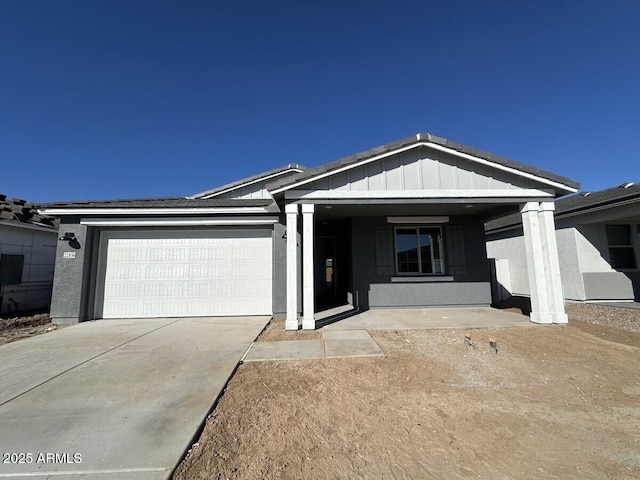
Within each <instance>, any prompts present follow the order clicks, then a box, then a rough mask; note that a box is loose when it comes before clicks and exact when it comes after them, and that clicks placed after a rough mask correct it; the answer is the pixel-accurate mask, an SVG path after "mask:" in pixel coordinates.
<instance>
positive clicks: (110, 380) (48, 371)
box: [0, 317, 269, 480]
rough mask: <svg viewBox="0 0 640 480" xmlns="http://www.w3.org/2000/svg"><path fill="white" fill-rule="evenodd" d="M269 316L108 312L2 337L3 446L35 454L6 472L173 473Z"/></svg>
mask: <svg viewBox="0 0 640 480" xmlns="http://www.w3.org/2000/svg"><path fill="white" fill-rule="evenodd" d="M268 321H269V318H268V317H228V318H182V319H162V320H158V319H149V320H102V321H96V322H89V323H81V324H78V325H74V326H71V327H67V328H65V329H62V330H59V331H55V332H51V333H48V334H46V335H41V336H39V337H35V338H31V339H26V340H21V341H19V342H15V343H13V344H8V345H3V346H0V365H2V366H3V367H5V366H6V363H7V362H5V358H6V359H7V361H10V362H11V364H12V365H13V368H12V369H7V368H5V369H4V370H3V372H4V373H3V375H2V376H0V391H3V392H4V390H5V388H8V389H10V390H11V393H10V394H9V395H7V394H5V395H4V397H3V398H4V401H3V402H2V403H0V432H2V435H0V451H2V452H31V453H33V455H34V461H33V463H30V464H1V465H0V478H2V477H11V476H14V477H15V476H19V477H20V478H30V477H33V478H39V479H42V478H49V477H51V478H56V479H57V478H88V479H92V478H93V479H98V478H99V479H104V478H112V479H116V480H124V479H133V478H142V479H166V478H168V477H169V476H170V474H171V472H172V470H173V468H175V466H176V465H177V463H178V462H179V461H180V460H181V458H182V455H183V454H184V452H185V450H186V449H187V448H188V447H189V446H190V445H191V443H192V441H193V440H194V435H195V434H196V433H197V431H198V429H199V427H200V425H201V424H202V422H203V421H204V419H205V418H206V415H207V414H208V413H209V411H210V409H211V407H212V406H213V404H214V402H215V400H216V398H217V397H218V396H219V394H220V392H221V391H222V388H223V387H224V385H225V384H226V382H227V381H228V379H229V377H230V375H231V374H232V373H233V371H234V370H235V368H236V366H237V364H238V362H239V361H240V359H241V358H242V356H243V355H244V353H245V352H246V351H247V349H248V347H249V346H250V344H251V342H252V341H253V340H255V338H256V337H257V335H258V334H259V333H260V332H261V331H262V329H263V328H264V327H265V326H266V324H267V322H268ZM65 352H66V356H65V355H62V353H65ZM51 359H53V360H54V361H53V362H52V361H51ZM51 363H53V365H50V364H51ZM53 367H55V368H53ZM24 371H26V372H30V373H29V381H28V382H25V381H22V379H21V378H20V377H21V376H22V372H24ZM39 453H45V454H46V453H54V454H55V453H58V454H60V455H61V456H60V457H59V459H58V460H57V461H55V462H36V458H37V455H38V454H39ZM65 454H66V455H65ZM74 454H79V455H80V456H81V461H77V460H75V461H74V457H73V455H74Z"/></svg>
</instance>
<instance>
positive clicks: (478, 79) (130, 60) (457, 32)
mask: <svg viewBox="0 0 640 480" xmlns="http://www.w3.org/2000/svg"><path fill="white" fill-rule="evenodd" d="M639 24H640V2H638V1H636V0H631V1H626V0H615V1H591V0H580V1H563V0H555V1H546V0H538V1H522V2H514V1H513V0H510V1H502V0H499V1H487V2H478V1H474V0H469V1H456V0H452V1H448V2H430V1H426V0H423V1H402V0H399V1H376V0H371V1H366V2H365V1H348V0H347V1H340V2H337V1H324V2H317V1H316V2H307V1H303V0H298V1H295V2H294V1H278V0H275V1H270V2H254V1H249V2H241V1H237V2H218V1H188V0H186V1H171V2H163V1H160V0H156V1H135V0H129V1H109V2H104V1H94V0H92V1H86V0H83V1H65V0H60V1H50V0H46V1H34V0H24V1H14V2H10V1H6V2H1V3H0V59H1V60H2V66H1V67H0V162H2V166H3V168H2V169H1V170H0V193H5V194H7V195H8V196H13V197H20V198H25V199H27V200H29V201H32V202H40V203H42V202H51V201H60V200H84V199H109V198H111V199H115V198H145V197H173V196H186V195H190V194H193V193H196V192H199V191H202V190H206V189H209V188H212V187H215V186H217V185H221V184H224V183H227V182H229V181H232V180H236V179H238V178H242V177H244V176H249V175H252V174H255V173H258V172H261V171H264V170H269V169H271V168H274V167H276V166H280V165H283V164H286V163H291V162H295V163H301V164H303V165H306V166H316V165H319V164H322V163H325V162H329V161H332V160H335V159H338V158H340V157H343V156H347V155H350V154H353V153H356V152H359V151H362V150H366V149H369V148H371V147H374V146H377V145H380V144H383V143H386V142H390V141H393V140H397V139H400V138H403V137H406V136H409V135H413V134H415V133H417V132H429V133H433V134H436V135H439V136H443V137H446V138H449V139H451V140H455V141H459V142H462V143H464V144H467V145H470V146H473V147H476V148H479V149H482V150H486V151H489V152H492V153H495V154H498V155H502V156H505V157H507V158H511V159H513V160H517V161H520V162H523V163H527V164H530V165H534V166H536V167H538V168H543V169H547V170H551V171H553V172H555V173H558V174H561V175H565V176H568V177H570V178H572V179H574V180H577V181H579V182H581V183H582V185H583V189H585V190H598V189H602V188H607V187H610V186H615V185H617V184H620V183H622V182H628V181H640V161H639V160H638V155H637V146H638V143H639V142H638V140H639V139H640V134H639V133H638V132H639V131H640V93H639V92H640V58H639V57H640V36H639V35H638V33H637V28H638V25H639Z"/></svg>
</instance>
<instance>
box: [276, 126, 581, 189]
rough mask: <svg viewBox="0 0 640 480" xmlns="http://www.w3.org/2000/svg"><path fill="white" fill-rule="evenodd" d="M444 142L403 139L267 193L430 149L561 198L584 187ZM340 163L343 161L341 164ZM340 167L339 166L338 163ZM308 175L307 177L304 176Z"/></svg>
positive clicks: (431, 137) (293, 180) (429, 137)
mask: <svg viewBox="0 0 640 480" xmlns="http://www.w3.org/2000/svg"><path fill="white" fill-rule="evenodd" d="M425 135H426V138H428V139H429V140H427V139H426V138H425V139H424V140H423V137H425ZM436 139H437V140H440V137H434V136H432V135H430V134H418V135H416V137H415V138H413V140H412V141H411V142H409V141H408V139H403V140H399V141H397V142H393V143H390V144H386V145H385V146H383V147H378V148H377V149H373V150H371V151H370V152H376V151H377V152H379V153H373V154H372V155H370V156H368V157H367V156H363V158H362V159H358V158H357V157H358V156H361V154H356V155H354V156H353V157H350V158H352V159H354V160H353V161H352V162H351V163H349V162H345V165H343V166H338V165H337V166H336V168H333V169H326V168H324V167H322V166H321V167H318V169H317V170H318V174H317V175H313V176H310V177H306V178H302V179H300V178H298V179H297V180H296V176H294V177H292V178H291V179H290V180H291V181H290V183H285V184H284V185H283V184H280V183H278V184H272V185H267V190H269V193H271V195H273V196H276V195H279V194H281V193H283V192H285V191H287V190H291V189H293V188H297V187H300V186H302V185H306V184H308V183H311V182H314V181H316V180H320V179H322V178H325V177H328V176H331V175H335V174H337V173H340V172H343V171H346V170H350V169H353V168H356V167H359V166H361V165H366V164H367V163H371V162H374V161H376V160H379V159H381V158H385V157H388V156H391V155H395V154H398V153H402V152H405V151H408V150H412V149H414V148H421V147H428V148H433V149H436V150H440V151H443V152H445V153H448V154H451V155H455V156H458V157H462V158H465V159H467V160H471V161H473V162H476V163H481V164H485V165H488V166H490V167H493V168H497V169H500V170H503V171H507V172H510V173H512V174H514V175H518V176H521V177H524V178H529V179H533V180H535V181H538V182H540V183H543V184H546V185H549V186H552V187H553V188H554V189H557V190H560V192H565V193H559V195H558V196H562V195H565V194H570V193H576V192H577V191H578V189H579V187H580V184H579V183H578V182H574V181H572V180H570V179H564V178H562V181H560V177H557V180H552V179H549V178H545V177H544V176H539V175H535V174H533V173H530V172H525V171H522V170H519V169H518V168H515V167H512V166H508V165H505V164H504V163H501V162H496V161H492V160H491V159H487V158H482V157H478V156H475V155H473V154H472V153H471V151H472V150H473V151H475V152H477V151H476V150H474V149H471V148H467V147H464V146H461V149H460V150H457V149H454V148H450V147H449V146H443V145H442V143H447V144H452V145H458V144H454V143H453V142H449V141H444V140H443V141H437V142H436V141H432V140H436ZM390 146H393V147H394V148H389V149H385V148H386V147H390ZM465 149H466V150H467V151H468V152H469V153H466V152H465V151H463V150H465ZM486 156H489V157H491V155H489V154H487V155H486ZM338 162H340V161H338ZM334 163H337V162H334ZM313 170H314V169H312V170H310V171H309V172H312V171H313ZM302 175H304V173H303V174H302Z"/></svg>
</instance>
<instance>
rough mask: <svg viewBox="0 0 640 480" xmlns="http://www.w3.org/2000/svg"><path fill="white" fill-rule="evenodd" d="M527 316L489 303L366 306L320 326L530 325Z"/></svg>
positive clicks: (467, 326) (392, 327) (461, 326)
mask: <svg viewBox="0 0 640 480" xmlns="http://www.w3.org/2000/svg"><path fill="white" fill-rule="evenodd" d="M533 325H534V324H532V323H531V322H530V321H529V317H527V316H524V315H520V314H517V313H514V312H508V311H504V310H499V309H496V308H490V307H475V308H421V309H377V310H367V311H365V312H361V313H359V314H357V315H353V316H350V317H348V318H344V319H342V320H339V321H337V322H335V323H331V324H329V325H327V326H325V327H322V330H323V331H331V330H403V329H429V328H485V327H491V328H500V327H515V326H519V327H525V326H533Z"/></svg>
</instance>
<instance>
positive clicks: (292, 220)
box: [284, 204, 298, 330]
mask: <svg viewBox="0 0 640 480" xmlns="http://www.w3.org/2000/svg"><path fill="white" fill-rule="evenodd" d="M284 211H285V212H286V214H287V318H286V320H285V329H286V330H298V248H297V247H298V205H297V204H295V205H293V204H289V205H285V207H284Z"/></svg>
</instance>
